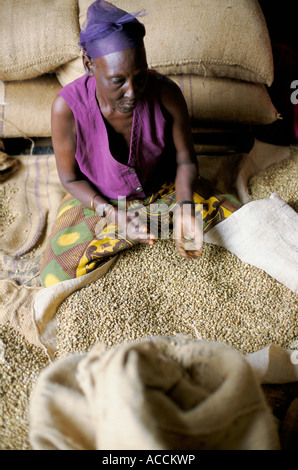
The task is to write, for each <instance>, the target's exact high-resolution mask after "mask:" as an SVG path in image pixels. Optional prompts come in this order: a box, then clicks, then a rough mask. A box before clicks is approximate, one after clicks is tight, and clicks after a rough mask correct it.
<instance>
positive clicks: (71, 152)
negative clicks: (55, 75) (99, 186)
mask: <svg viewBox="0 0 298 470" xmlns="http://www.w3.org/2000/svg"><path fill="white" fill-rule="evenodd" d="M51 124H52V142H53V148H54V153H55V158H56V165H57V170H58V174H59V178H60V181H61V183H62V185H63V187H64V188H65V189H66V191H67V192H69V193H70V194H71V195H72V196H74V197H75V198H77V199H78V200H79V201H81V202H82V203H83V204H84V205H85V206H87V207H90V208H92V209H94V210H96V209H97V210H98V212H99V210H100V205H101V206H104V205H106V204H107V200H106V199H105V198H104V197H103V196H102V195H101V194H100V193H99V192H98V191H97V190H96V188H94V186H93V185H92V184H91V182H89V181H88V180H87V179H86V178H84V176H83V175H82V173H81V172H80V169H79V166H78V164H77V161H76V159H75V153H76V145H77V139H76V125H75V119H74V116H73V113H72V111H71V109H70V108H69V106H68V104H67V103H66V102H65V101H64V99H63V98H62V97H61V96H59V95H57V97H56V98H55V100H54V102H53V105H52V119H51ZM95 194H96V197H94V196H95ZM91 203H92V205H93V207H91Z"/></svg>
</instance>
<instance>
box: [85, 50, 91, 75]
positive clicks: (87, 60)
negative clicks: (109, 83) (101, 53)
mask: <svg viewBox="0 0 298 470" xmlns="http://www.w3.org/2000/svg"><path fill="white" fill-rule="evenodd" d="M83 65H84V69H85V72H86V73H87V74H88V75H89V76H90V77H92V75H93V62H92V59H91V57H89V56H88V54H87V53H86V52H84V53H83Z"/></svg>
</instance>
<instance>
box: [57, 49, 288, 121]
mask: <svg viewBox="0 0 298 470" xmlns="http://www.w3.org/2000/svg"><path fill="white" fill-rule="evenodd" d="M84 74H85V70H84V67H83V62H82V58H81V57H80V58H79V59H75V60H73V61H71V62H69V63H68V64H64V65H62V66H61V67H59V68H58V69H57V70H56V75H57V78H58V80H59V82H60V83H61V85H62V86H65V85H67V84H68V83H70V82H72V81H73V80H75V79H76V78H79V77H81V76H82V75H84ZM170 78H171V79H172V80H173V81H174V82H176V83H177V85H179V87H180V88H181V90H182V92H183V94H184V97H185V99H186V103H187V106H188V111H189V115H190V117H191V118H192V119H193V120H195V121H196V120H198V121H228V122H238V123H245V124H271V123H272V122H274V121H276V120H277V119H278V118H279V114H278V112H277V110H276V109H275V107H274V105H273V103H272V101H271V98H270V96H269V94H268V92H267V90H266V88H265V86H264V85H263V84H262V83H252V82H245V81H243V80H234V79H230V78H221V77H206V78H204V77H201V76H199V75H190V74H188V75H170Z"/></svg>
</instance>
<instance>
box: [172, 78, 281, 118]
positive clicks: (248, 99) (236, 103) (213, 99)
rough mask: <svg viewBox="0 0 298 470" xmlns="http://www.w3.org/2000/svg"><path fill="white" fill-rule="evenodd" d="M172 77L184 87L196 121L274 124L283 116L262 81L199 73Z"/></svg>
mask: <svg viewBox="0 0 298 470" xmlns="http://www.w3.org/2000/svg"><path fill="white" fill-rule="evenodd" d="M170 78H171V79H172V80H173V81H174V82H176V83H177V85H179V87H180V88H181V90H182V92H183V94H184V97H185V100H186V103H187V106H188V110H189V114H190V116H191V118H192V119H193V120H198V121H228V122H237V123H246V124H271V123H272V122H274V121H276V120H277V119H278V118H279V117H280V115H279V113H278V112H277V110H276V108H275V106H274V105H273V103H272V101H271V98H270V96H269V94H268V92H267V90H266V88H265V85H263V84H261V83H252V82H245V81H242V80H234V79H230V78H220V77H218V78H217V77H207V78H203V77H200V76H198V75H171V76H170Z"/></svg>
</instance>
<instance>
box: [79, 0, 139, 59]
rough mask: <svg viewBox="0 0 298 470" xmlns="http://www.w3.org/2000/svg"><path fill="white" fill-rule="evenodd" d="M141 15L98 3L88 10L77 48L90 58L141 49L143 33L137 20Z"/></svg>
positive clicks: (103, 2) (105, 3)
mask: <svg viewBox="0 0 298 470" xmlns="http://www.w3.org/2000/svg"><path fill="white" fill-rule="evenodd" d="M144 14H145V13H144V10H141V11H139V12H137V13H127V12H126V11H124V10H120V8H117V7H116V6H114V5H112V4H111V3H108V2H105V1H104V0H97V1H95V2H94V3H92V4H91V5H90V7H89V8H88V10H87V19H86V21H85V22H84V24H83V28H82V31H81V32H80V42H79V45H80V46H81V47H82V49H83V51H84V52H86V53H87V54H88V55H89V57H91V58H95V57H102V56H105V55H108V54H111V53H112V52H119V51H123V50H125V49H133V48H135V47H140V46H142V45H143V37H144V36H145V34H146V31H145V27H144V25H143V24H142V23H140V22H139V21H138V20H137V19H136V17H137V16H144Z"/></svg>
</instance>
